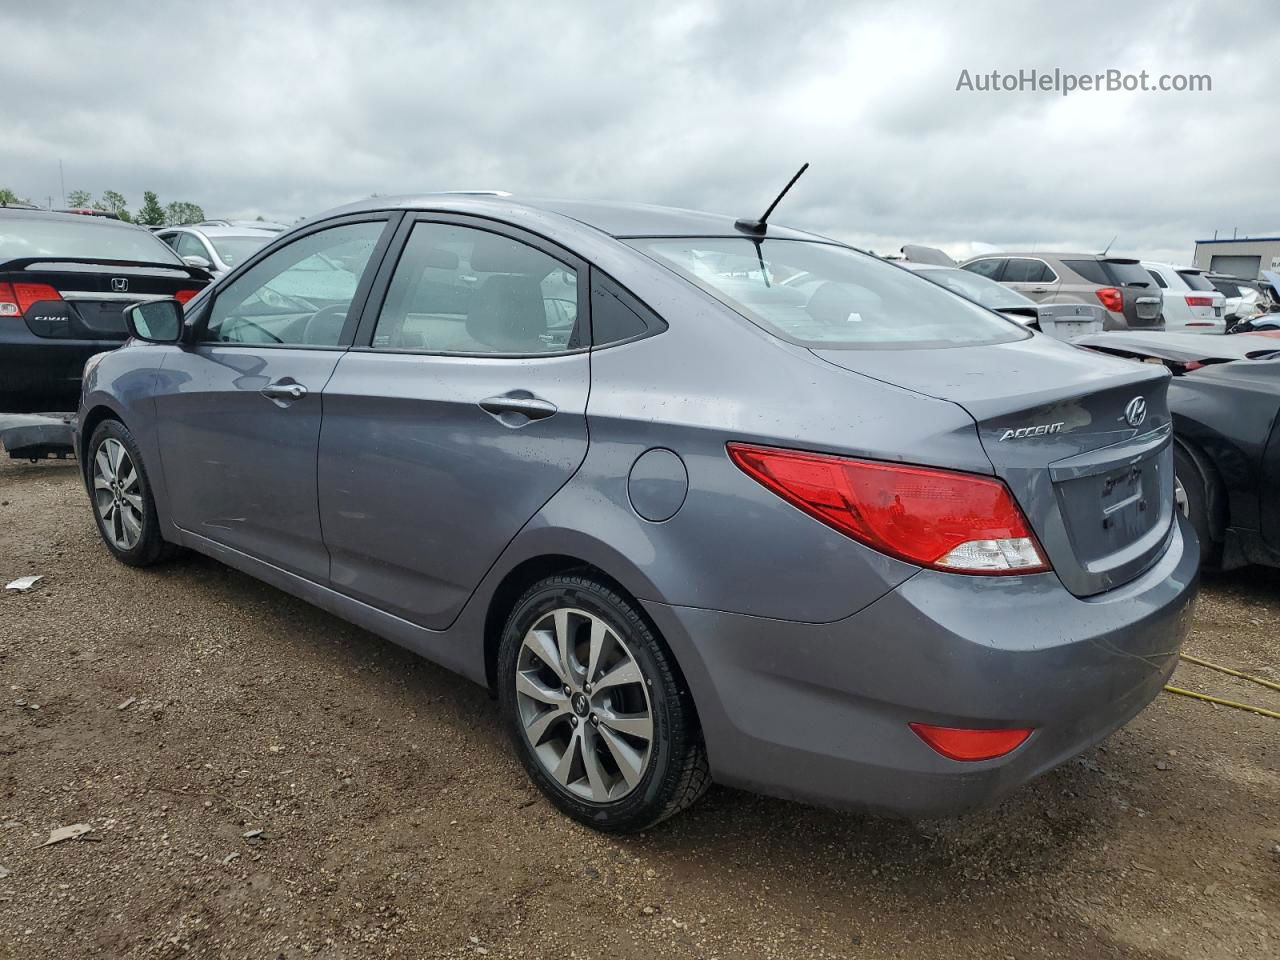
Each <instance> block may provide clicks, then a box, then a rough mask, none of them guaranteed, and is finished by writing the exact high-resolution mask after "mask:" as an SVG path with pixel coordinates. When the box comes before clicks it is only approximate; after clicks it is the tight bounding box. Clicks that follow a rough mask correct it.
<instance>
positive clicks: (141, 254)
mask: <svg viewBox="0 0 1280 960" xmlns="http://www.w3.org/2000/svg"><path fill="white" fill-rule="evenodd" d="M80 219H81V218H79V217H75V218H72V219H70V220H62V219H54V218H53V217H49V218H48V219H44V218H41V217H15V218H13V219H10V218H8V217H4V218H0V260H18V259H22V258H26V257H44V256H48V257H70V258H72V259H78V260H87V259H97V260H137V261H141V262H144V263H174V264H178V265H179V266H180V265H181V264H182V261H181V260H180V259H178V255H177V254H175V253H174V252H173V250H172V248H170V247H169V245H168V244H166V243H164V242H163V241H161V240H159V239H157V238H156V236H155V234H153V233H152V232H151V231H150V230H144V229H142V228H141V227H133V226H129V225H128V224H123V223H117V222H115V221H111V220H106V219H103V218H100V217H84V218H83V220H84V222H83V223H81V222H79V220H80Z"/></svg>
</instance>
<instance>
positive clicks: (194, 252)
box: [175, 233, 209, 260]
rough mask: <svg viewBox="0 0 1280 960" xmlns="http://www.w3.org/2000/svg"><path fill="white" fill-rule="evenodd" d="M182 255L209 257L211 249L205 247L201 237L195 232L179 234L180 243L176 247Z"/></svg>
mask: <svg viewBox="0 0 1280 960" xmlns="http://www.w3.org/2000/svg"><path fill="white" fill-rule="evenodd" d="M175 249H176V250H177V251H178V256H180V257H203V258H204V259H205V260H208V259H209V251H208V250H206V249H205V248H204V244H203V243H201V242H200V238H199V237H197V236H196V235H195V234H194V233H180V234H178V245H177V247H175Z"/></svg>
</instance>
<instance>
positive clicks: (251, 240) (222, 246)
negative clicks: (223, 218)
mask: <svg viewBox="0 0 1280 960" xmlns="http://www.w3.org/2000/svg"><path fill="white" fill-rule="evenodd" d="M206 236H207V234H206ZM271 239H274V238H272V237H209V242H210V243H212V244H213V249H215V250H217V251H218V256H219V257H221V258H222V262H223V263H225V264H226V265H227V266H228V267H234V266H235V265H236V264H237V263H239V262H240V261H241V260H243V259H244V258H245V257H247V256H249V254H251V253H253V252H254V251H255V250H257V249H259V248H260V247H261V246H262V245H263V244H265V243H266V242H267V241H268V240H271Z"/></svg>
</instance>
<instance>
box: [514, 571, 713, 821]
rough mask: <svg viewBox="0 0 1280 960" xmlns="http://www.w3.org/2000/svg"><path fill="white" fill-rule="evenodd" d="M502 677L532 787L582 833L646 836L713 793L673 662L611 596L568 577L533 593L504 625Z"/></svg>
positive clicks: (635, 614)
mask: <svg viewBox="0 0 1280 960" xmlns="http://www.w3.org/2000/svg"><path fill="white" fill-rule="evenodd" d="M497 676H498V698H499V701H500V703H501V706H502V715H503V721H504V722H505V724H506V725H507V729H508V733H509V734H510V736H511V741H512V744H513V746H514V747H515V751H516V754H517V755H518V756H519V757H520V761H521V763H522V764H524V768H525V770H526V772H527V773H528V774H529V778H530V779H531V780H533V782H534V783H535V784H536V785H537V786H538V789H539V790H541V791H542V792H543V794H544V795H545V796H546V797H547V799H548V800H550V801H551V802H552V803H553V804H555V805H556V806H557V807H558V808H560V810H561V811H563V812H564V813H566V814H568V815H569V816H570V817H572V818H573V819H575V820H577V821H579V822H580V823H583V824H585V825H587V826H589V827H591V828H593V829H596V830H601V831H605V832H609V833H633V832H636V831H639V830H644V829H646V828H648V827H651V826H653V825H654V824H656V823H658V822H659V821H661V820H664V819H666V818H667V817H669V816H672V815H673V814H675V813H678V812H679V811H681V810H683V809H684V808H685V807H688V806H689V805H690V804H692V803H693V802H694V801H696V800H697V799H698V798H699V797H700V796H702V794H703V793H704V792H705V791H706V789H707V787H708V786H709V785H710V782H711V776H710V773H709V771H708V768H707V756H706V750H705V749H704V747H703V742H702V735H701V731H700V730H699V729H698V724H697V719H696V716H695V713H694V708H693V700H692V698H691V697H690V695H689V692H688V690H687V689H685V687H684V684H683V681H682V679H681V678H680V676H679V673H678V671H677V670H676V668H675V664H674V660H673V658H672V656H671V654H670V652H669V651H668V650H667V648H666V645H665V644H664V643H663V642H662V640H661V639H660V638H659V637H658V636H657V635H656V634H655V633H654V632H653V630H652V629H651V628H650V626H649V624H648V621H647V620H646V619H645V618H644V617H643V616H642V615H641V614H640V612H639V611H638V610H637V609H636V608H635V607H634V606H633V605H632V603H631V602H630V601H628V600H627V599H625V598H624V597H622V596H620V595H619V594H618V593H617V592H616V591H615V590H613V589H612V588H610V587H609V586H606V585H605V584H603V583H600V582H598V581H596V580H594V579H592V578H590V577H587V576H575V575H572V574H567V575H560V576H554V577H548V578H546V579H545V580H541V581H539V582H538V583H536V584H534V585H533V586H532V587H531V588H530V589H529V590H528V591H526V592H525V594H524V596H522V597H521V598H520V600H519V602H517V603H516V605H515V609H514V610H513V611H512V613H511V616H510V617H509V618H508V620H507V624H506V627H505V628H504V630H503V633H502V641H501V646H500V647H499V652H498V674H497ZM566 691H567V692H566Z"/></svg>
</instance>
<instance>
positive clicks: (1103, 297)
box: [1094, 287, 1124, 313]
mask: <svg viewBox="0 0 1280 960" xmlns="http://www.w3.org/2000/svg"><path fill="white" fill-rule="evenodd" d="M1094 293H1096V294H1097V296H1098V300H1099V301H1100V302H1101V303H1102V305H1103V306H1104V307H1106V308H1107V309H1108V310H1110V311H1111V312H1112V313H1124V294H1123V293H1121V292H1120V291H1119V290H1117V289H1116V288H1115V287H1099V288H1098V289H1097V290H1095V291H1094Z"/></svg>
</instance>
